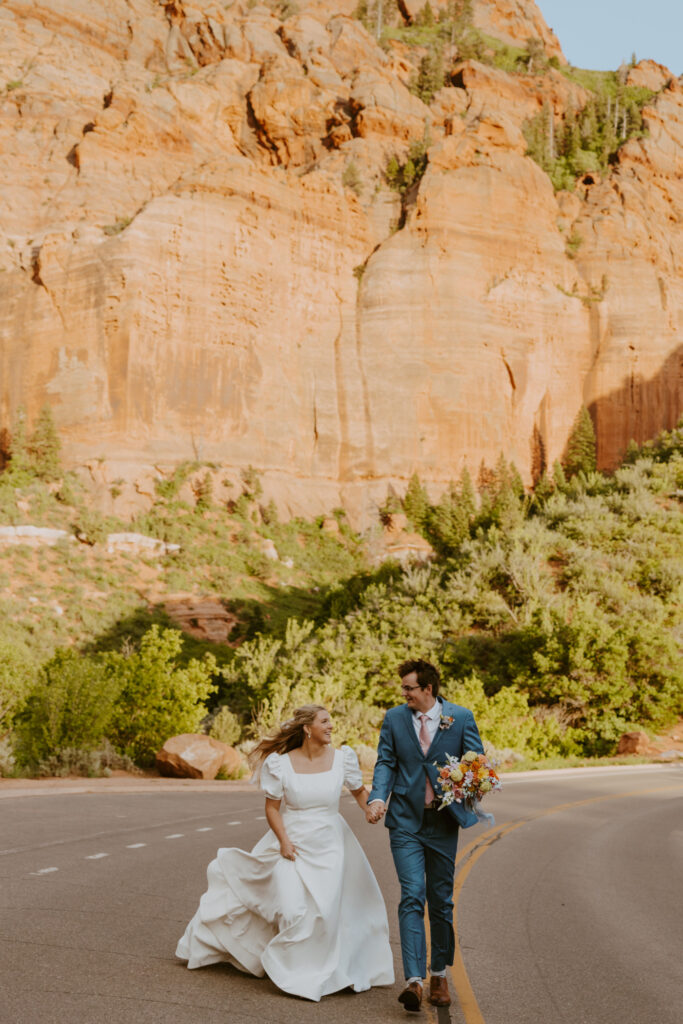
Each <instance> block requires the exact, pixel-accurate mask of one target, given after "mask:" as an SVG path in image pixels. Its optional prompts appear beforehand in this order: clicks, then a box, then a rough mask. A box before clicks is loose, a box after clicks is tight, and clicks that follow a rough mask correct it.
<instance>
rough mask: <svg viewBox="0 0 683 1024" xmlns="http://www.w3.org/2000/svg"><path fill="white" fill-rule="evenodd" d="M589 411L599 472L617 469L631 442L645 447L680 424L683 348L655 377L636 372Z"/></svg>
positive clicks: (682, 404)
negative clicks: (593, 430) (595, 443)
mask: <svg viewBox="0 0 683 1024" xmlns="http://www.w3.org/2000/svg"><path fill="white" fill-rule="evenodd" d="M588 411H589V412H590V414H591V417H592V419H593V425H594V427H595V435H596V438H597V456H598V469H602V470H611V469H614V468H615V466H617V465H618V464H619V462H620V461H621V459H622V458H623V455H624V453H625V451H626V448H627V446H628V443H629V441H631V440H633V441H635V442H636V443H637V444H639V445H640V444H643V442H644V441H649V440H650V439H651V438H653V437H656V435H657V434H659V433H660V432H661V431H662V430H671V429H672V428H673V427H675V425H676V423H677V422H678V420H679V418H680V416H681V413H683V345H679V346H678V348H677V349H676V350H675V351H674V352H672V353H671V355H670V356H669V357H668V359H667V360H666V361H665V362H664V363H663V364H662V367H661V369H660V370H659V371H658V372H657V373H656V374H655V375H654V376H653V377H651V378H649V379H646V378H644V377H642V376H640V375H639V374H638V372H637V368H636V369H633V370H632V371H631V373H630V374H628V375H625V376H624V377H623V378H622V384H621V386H620V387H619V388H616V389H615V390H614V391H610V392H609V393H608V394H606V395H603V396H602V397H601V398H598V399H596V400H595V401H594V402H591V403H590V404H589V406H588Z"/></svg>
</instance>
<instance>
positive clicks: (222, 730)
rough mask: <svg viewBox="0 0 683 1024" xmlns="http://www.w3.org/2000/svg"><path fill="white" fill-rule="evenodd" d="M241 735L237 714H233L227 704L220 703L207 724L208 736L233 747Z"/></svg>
mask: <svg viewBox="0 0 683 1024" xmlns="http://www.w3.org/2000/svg"><path fill="white" fill-rule="evenodd" d="M241 735H242V725H241V723H240V720H239V718H238V717H237V715H233V713H232V711H231V710H230V708H229V707H228V706H227V704H222V705H221V706H220V707H219V709H218V711H216V713H215V714H214V716H213V719H212V721H211V725H210V726H209V736H213V738H214V739H215V740H220V741H221V743H227V745H228V746H229V747H234V746H235V744H236V743H237V742H238V740H239V738H240V736H241Z"/></svg>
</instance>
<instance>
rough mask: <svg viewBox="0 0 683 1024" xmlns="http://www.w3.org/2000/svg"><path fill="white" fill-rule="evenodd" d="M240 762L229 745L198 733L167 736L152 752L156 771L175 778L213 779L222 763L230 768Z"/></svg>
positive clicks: (237, 765) (229, 769)
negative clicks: (154, 751) (156, 751)
mask: <svg viewBox="0 0 683 1024" xmlns="http://www.w3.org/2000/svg"><path fill="white" fill-rule="evenodd" d="M235 758H237V762H235ZM240 763H241V758H240V755H239V754H238V753H237V751H236V750H235V749H234V748H233V747H229V746H228V745H227V743H221V742H220V740H215V739H214V738H213V737H212V736H204V735H202V734H200V733H182V734H181V735H180V736H171V738H170V739H168V740H166V742H165V743H164V745H163V747H162V748H161V750H160V751H159V753H158V754H157V756H156V765H157V768H158V769H159V771H160V773H161V774H162V775H170V776H173V777H174V778H178V779H215V778H216V775H217V774H218V771H219V769H220V768H222V767H223V765H225V766H226V767H227V769H228V771H231V770H234V768H236V767H239V764H240ZM233 766H234V768H233Z"/></svg>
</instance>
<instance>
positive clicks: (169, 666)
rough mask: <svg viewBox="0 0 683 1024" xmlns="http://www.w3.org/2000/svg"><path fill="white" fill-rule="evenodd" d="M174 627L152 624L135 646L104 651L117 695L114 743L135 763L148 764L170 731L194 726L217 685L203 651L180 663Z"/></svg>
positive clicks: (180, 643) (179, 640)
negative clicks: (200, 656)
mask: <svg viewBox="0 0 683 1024" xmlns="http://www.w3.org/2000/svg"><path fill="white" fill-rule="evenodd" d="M182 648H183V637H182V634H181V633H180V632H179V631H178V630H174V629H160V628H159V626H156V625H155V626H152V628H151V629H149V630H148V631H147V632H146V633H145V634H144V636H143V637H142V640H141V641H140V647H139V649H138V650H136V651H132V652H127V653H121V654H108V655H106V656H104V657H105V660H106V664H107V670H108V673H109V674H111V677H112V678H113V679H115V680H116V683H117V686H118V698H117V702H116V708H115V711H114V714H113V716H112V723H111V733H110V736H111V739H112V740H113V742H114V745H115V746H116V747H117V748H118V749H120V750H121V751H123V752H124V753H125V754H127V755H128V756H129V757H131V758H132V759H133V760H134V761H136V762H137V763H139V764H149V763H151V762H152V761H153V759H154V755H155V754H156V753H157V751H158V750H159V749H160V748H161V747H162V746H163V744H164V743H165V741H166V740H167V739H169V738H170V737H171V736H175V735H178V734H180V733H193V732H197V731H198V730H199V727H200V723H201V721H202V719H203V718H204V716H205V715H206V703H205V702H206V700H207V698H208V697H209V695H210V694H211V693H212V692H213V691H214V690H215V689H216V687H215V686H214V685H213V682H212V679H213V676H214V674H215V672H216V660H215V658H214V657H213V656H212V655H211V654H206V655H205V657H204V659H203V660H202V661H199V660H197V659H195V658H193V659H191V660H190V661H188V662H187V663H186V664H185V665H183V664H182V661H181V652H182Z"/></svg>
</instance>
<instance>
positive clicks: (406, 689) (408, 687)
mask: <svg viewBox="0 0 683 1024" xmlns="http://www.w3.org/2000/svg"><path fill="white" fill-rule="evenodd" d="M421 689H422V687H421V686H402V687H401V690H402V691H403V693H410V691H411V690H421Z"/></svg>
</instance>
